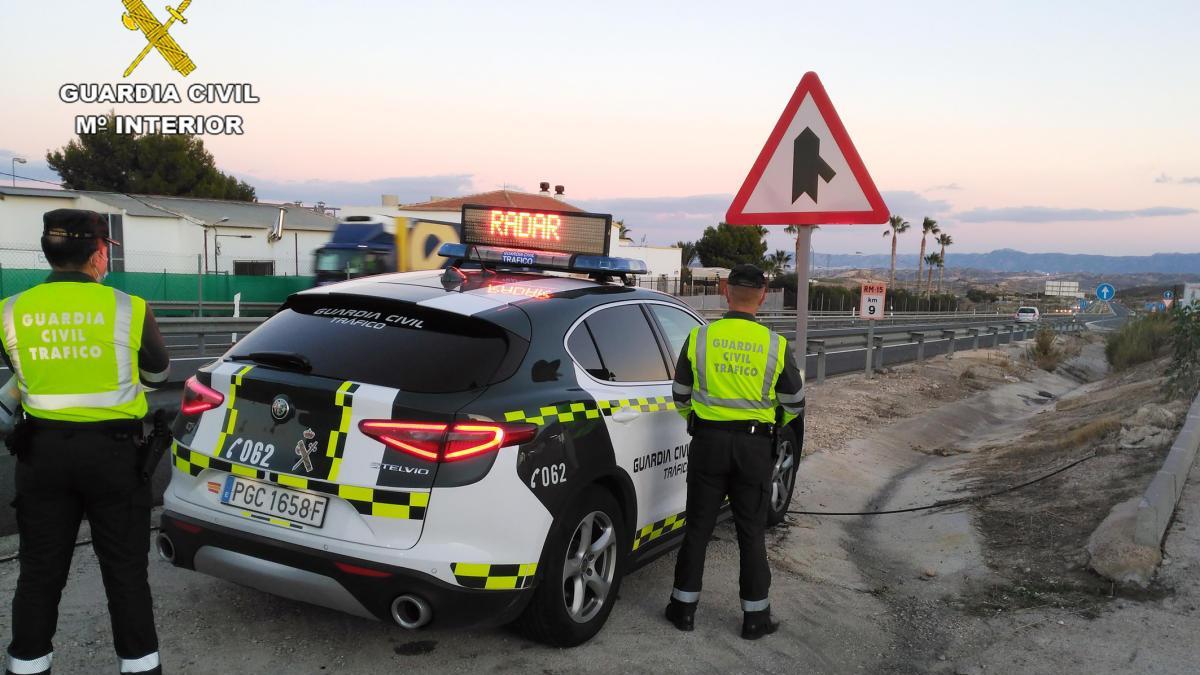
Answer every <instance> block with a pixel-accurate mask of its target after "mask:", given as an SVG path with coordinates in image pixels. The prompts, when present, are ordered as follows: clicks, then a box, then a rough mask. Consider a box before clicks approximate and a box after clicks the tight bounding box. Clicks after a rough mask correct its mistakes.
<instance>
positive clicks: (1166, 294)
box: [1163, 289, 1175, 300]
mask: <svg viewBox="0 0 1200 675" xmlns="http://www.w3.org/2000/svg"><path fill="white" fill-rule="evenodd" d="M1174 298H1175V291H1172V290H1169V289H1168V290H1165V291H1163V300H1173V299H1174Z"/></svg>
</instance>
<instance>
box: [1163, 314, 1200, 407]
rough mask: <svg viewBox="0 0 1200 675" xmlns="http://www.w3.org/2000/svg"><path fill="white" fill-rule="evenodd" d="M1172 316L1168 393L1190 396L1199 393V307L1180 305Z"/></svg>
mask: <svg viewBox="0 0 1200 675" xmlns="http://www.w3.org/2000/svg"><path fill="white" fill-rule="evenodd" d="M1171 316H1172V317H1173V318H1174V319H1175V322H1174V323H1175V326H1174V330H1173V331H1172V333H1171V346H1172V348H1173V352H1174V355H1173V357H1172V359H1171V365H1170V366H1168V367H1167V384H1166V388H1167V393H1168V394H1169V395H1171V396H1181V397H1188V398H1190V397H1193V396H1195V395H1196V394H1197V393H1200V307H1197V306H1193V307H1180V308H1177V309H1175V310H1174V311H1173V312H1172V313H1171Z"/></svg>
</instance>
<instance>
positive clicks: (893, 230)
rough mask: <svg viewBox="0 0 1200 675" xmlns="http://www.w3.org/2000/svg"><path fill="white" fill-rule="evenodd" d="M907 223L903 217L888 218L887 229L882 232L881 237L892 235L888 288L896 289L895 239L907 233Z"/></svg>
mask: <svg viewBox="0 0 1200 675" xmlns="http://www.w3.org/2000/svg"><path fill="white" fill-rule="evenodd" d="M908 228H909V224H908V221H907V220H905V219H904V217H903V216H895V215H894V216H892V217H891V218H888V229H886V230H884V231H883V236H885V237H886V236H888V235H889V234H890V235H892V276H891V285H890V286H889V288H891V289H893V293H894V292H895V291H894V289H895V288H896V237H898V236H900V235H901V234H903V233H905V232H907V231H908Z"/></svg>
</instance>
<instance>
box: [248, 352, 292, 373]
mask: <svg viewBox="0 0 1200 675" xmlns="http://www.w3.org/2000/svg"><path fill="white" fill-rule="evenodd" d="M229 360H230V361H254V362H256V363H261V364H263V365H268V366H279V367H281V368H288V369H290V370H299V371H301V372H305V373H307V372H309V371H310V370H312V362H311V361H309V360H308V357H307V356H305V355H303V354H297V353H296V352H250V353H249V354H237V355H234V356H231V357H229Z"/></svg>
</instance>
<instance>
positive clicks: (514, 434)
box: [442, 424, 537, 462]
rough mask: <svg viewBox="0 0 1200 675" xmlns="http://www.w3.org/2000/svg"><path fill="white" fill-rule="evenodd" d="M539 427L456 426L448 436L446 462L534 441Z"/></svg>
mask: <svg viewBox="0 0 1200 675" xmlns="http://www.w3.org/2000/svg"><path fill="white" fill-rule="evenodd" d="M536 433H537V427H536V426H534V425H532V424H455V425H454V427H453V428H452V429H451V430H450V433H449V434H448V435H447V436H446V451H445V454H443V455H442V458H443V460H444V461H447V462H455V461H458V460H462V459H470V458H471V457H477V456H479V455H482V454H484V453H487V452H495V451H496V450H499V449H500V448H502V447H504V446H506V445H520V444H521V443H525V442H528V441H530V440H532V439H533V437H534V435H535V434H536Z"/></svg>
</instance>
